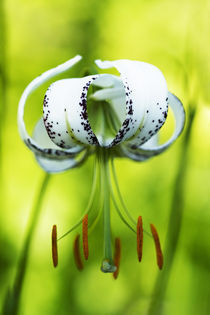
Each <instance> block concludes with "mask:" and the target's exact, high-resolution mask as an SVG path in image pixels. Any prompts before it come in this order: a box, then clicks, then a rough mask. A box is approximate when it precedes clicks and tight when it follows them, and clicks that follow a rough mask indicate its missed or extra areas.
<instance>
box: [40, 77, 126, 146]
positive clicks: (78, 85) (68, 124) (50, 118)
mask: <svg viewBox="0 0 210 315" xmlns="http://www.w3.org/2000/svg"><path fill="white" fill-rule="evenodd" d="M103 79H104V81H103ZM92 84H93V85H95V86H100V87H104V86H106V87H107V85H109V86H110V85H112V86H113V89H114V90H115V89H118V88H121V92H122V93H123V94H124V90H123V88H122V82H121V80H119V78H117V77H114V76H112V75H107V74H101V75H92V76H88V77H84V78H79V79H65V80H60V81H56V82H54V83H53V84H52V85H51V86H50V87H49V89H48V90H47V92H46V95H45V104H44V122H45V126H46V128H47V131H48V135H49V136H50V138H51V139H52V141H53V142H54V143H55V144H57V145H58V146H63V147H66V148H68V146H71V145H72V138H73V142H76V141H77V143H80V144H87V145H102V146H104V145H105V146H107V143H104V142H103V135H102V137H100V135H98V138H97V136H96V135H95V133H94V132H93V130H92V128H91V126H90V122H89V119H88V111H87V92H88V89H89V87H90V85H92ZM106 90H107V88H105V89H104V90H101V92H100V91H99V92H100V93H99V96H100V97H99V98H100V100H102V99H104V97H105V99H107V97H108V95H107V93H106V92H105V93H104V91H106ZM108 90H109V91H110V88H109V89H108ZM96 93H97V92H96ZM122 93H120V94H119V95H116V98H112V99H111V100H110V103H111V105H112V104H113V108H114V110H115V107H116V106H117V107H118V108H117V109H116V112H117V115H118V118H120V119H121V115H122V114H123V111H124V112H125V104H124V105H123V98H122ZM108 94H109V95H110V92H109V93H108ZM94 95H95V94H93V97H94V98H95V99H98V97H97V95H96V97H95V96H94ZM119 99H120V101H121V104H120V105H119ZM124 116H125V115H124ZM124 116H123V119H124ZM68 133H69V134H70V135H71V139H68ZM112 140H113V139H111V140H110V139H109V140H108V144H109V143H111V142H112ZM61 141H62V142H61Z"/></svg>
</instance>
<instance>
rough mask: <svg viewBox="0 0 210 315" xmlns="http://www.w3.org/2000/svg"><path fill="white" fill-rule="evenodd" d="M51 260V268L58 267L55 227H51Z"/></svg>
mask: <svg viewBox="0 0 210 315" xmlns="http://www.w3.org/2000/svg"><path fill="white" fill-rule="evenodd" d="M52 260H53V266H54V267H56V266H57V265H58V247H57V227H56V225H53V228H52Z"/></svg>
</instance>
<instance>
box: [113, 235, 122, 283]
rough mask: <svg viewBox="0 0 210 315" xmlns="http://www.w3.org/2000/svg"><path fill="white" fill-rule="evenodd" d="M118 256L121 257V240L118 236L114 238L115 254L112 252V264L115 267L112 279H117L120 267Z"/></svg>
mask: <svg viewBox="0 0 210 315" xmlns="http://www.w3.org/2000/svg"><path fill="white" fill-rule="evenodd" d="M120 257H121V242H120V239H119V238H116V239H115V254H114V265H115V266H116V267H117V269H116V271H115V272H113V277H114V279H117V277H118V274H119V267H120Z"/></svg>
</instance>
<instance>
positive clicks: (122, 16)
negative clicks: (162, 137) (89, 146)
mask: <svg viewBox="0 0 210 315" xmlns="http://www.w3.org/2000/svg"><path fill="white" fill-rule="evenodd" d="M0 3H1V5H0V50H1V51H0V77H1V80H0V84H1V87H0V91H1V93H0V97H1V100H0V104H1V111H0V113H1V118H2V120H1V126H0V130H1V132H0V134H2V137H1V139H2V140H1V141H0V145H1V148H2V150H0V152H1V151H2V154H1V159H0V161H1V165H0V167H1V170H2V172H1V214H0V228H1V232H0V241H1V258H0V299H1V305H2V304H3V301H4V298H5V295H6V292H7V289H8V287H10V286H11V285H12V283H13V280H14V275H15V274H16V272H17V270H16V268H17V262H18V257H19V255H20V251H21V248H22V244H23V241H24V236H25V231H26V227H27V223H28V220H29V216H30V209H31V207H32V205H33V200H34V196H35V194H36V191H37V190H38V189H39V182H40V178H41V177H43V171H42V170H41V169H40V168H39V166H38V164H37V163H36V161H35V159H34V156H33V155H32V153H31V152H30V151H29V150H28V149H27V148H26V146H25V145H24V144H23V143H22V141H21V139H20V137H19V134H18V131H17V124H16V113H17V106H18V101H19V98H20V96H21V93H22V91H23V90H24V88H25V86H26V85H27V84H28V83H29V82H30V81H31V80H32V79H33V78H35V77H36V76H37V75H38V74H40V73H41V72H43V71H45V70H47V69H50V68H52V67H54V66H55V65H57V64H60V63H62V62H63V61H65V60H67V59H69V58H71V57H73V56H74V55H75V54H78V53H79V54H82V55H83V56H84V60H83V61H82V63H81V64H78V65H77V66H76V67H75V68H74V69H72V70H71V71H69V74H68V75H69V76H75V75H77V76H80V75H82V71H84V67H89V66H90V64H91V62H92V61H93V60H94V59H95V58H101V59H110V60H114V59H121V58H127V59H134V60H142V61H146V62H149V63H152V64H155V65H156V66H157V67H159V68H160V69H161V70H162V72H163V73H164V75H165V77H166V80H167V83H168V88H169V91H171V92H173V93H174V94H176V95H177V96H179V98H180V99H182V101H183V103H184V105H185V108H186V111H187V117H189V115H188V114H189V109H193V108H195V107H196V116H195V119H194V123H193V126H192V130H191V137H190V138H189V141H188V142H187V143H184V141H183V139H184V137H185V136H181V137H180V139H179V140H178V141H177V142H176V143H175V144H174V145H173V147H172V148H170V149H169V150H168V151H167V152H165V153H164V154H162V155H161V156H158V157H156V158H153V159H151V160H149V161H147V162H146V163H139V164H138V163H135V162H132V161H128V160H124V159H123V160H119V161H118V160H117V161H116V167H117V173H118V177H119V182H120V186H121V189H122V194H123V196H124V198H125V201H126V204H127V206H128V208H129V209H130V211H131V212H132V214H133V216H134V217H137V216H138V215H142V216H143V219H144V222H145V228H146V229H147V230H149V223H150V222H153V223H155V224H156V226H157V228H158V230H159V233H160V238H161V240H162V242H163V243H165V244H167V242H165V240H166V241H167V237H166V236H167V235H168V234H167V228H168V222H169V216H170V210H171V204H172V200H173V198H175V197H176V195H175V197H174V191H175V186H174V185H175V184H176V183H177V181H176V178H177V174H178V173H179V171H180V161H181V160H182V154H183V152H184V151H183V150H184V149H183V147H184V145H185V147H184V148H185V149H186V150H188V154H187V160H186V162H185V164H184V168H185V169H184V170H182V172H183V173H182V172H181V173H180V175H179V176H180V178H179V183H182V186H181V195H182V201H181V204H180V203H179V199H178V200H177V203H176V207H177V210H178V213H180V210H181V215H182V225H181V226H180V237H179V239H178V240H177V246H176V247H175V249H174V248H173V244H171V246H172V248H171V250H172V251H173V249H174V250H175V252H174V255H173V265H172V269H171V270H170V273H167V260H166V261H165V266H166V267H165V269H164V270H163V271H161V273H163V276H162V275H159V278H161V279H162V278H164V273H165V277H168V278H167V282H168V283H167V289H166V292H165V294H164V298H163V300H162V301H161V303H162V306H164V308H163V313H162V314H165V315H167V314H170V315H176V314H180V315H187V314H190V315H193V314H195V315H197V314H202V315H205V314H209V312H210V286H209V283H210V243H209V239H210V201H209V191H210V181H209V178H210V154H209V153H210V137H209V134H210V123H209V122H210V109H209V102H210V95H209V86H210V43H209V36H210V26H209V14H210V3H209V1H206V0H200V1H197V0H191V1H190V0H182V1H181V0H177V1H172V0H151V1H143V0H142V1H137V0H130V1H125V0H115V1H108V0H104V1H98V0H89V1H85V0H81V1H72V0H71V1H64V0H60V1H59V2H58V1H54V0H51V1H48V0H45V1H44V2H43V1H41V0H38V1H25V0H16V1H14V0H7V1H5V2H3V0H1V1H0ZM46 87H47V85H45V86H44V87H43V88H41V89H39V90H38V91H37V92H36V93H35V94H34V95H33V97H31V99H30V106H28V108H27V113H26V119H27V122H28V126H29V127H28V129H29V130H32V129H33V125H34V123H35V122H36V120H37V119H38V117H39V116H40V115H41V112H42V99H43V95H44V92H45V90H46ZM170 122H171V121H170V120H169V126H168V127H169V132H170V131H171V126H170ZM188 122H189V120H188V121H187V123H188ZM165 129H166V128H165ZM165 134H166V136H167V134H168V133H167V131H165ZM92 167H93V159H92V158H90V159H89V160H88V162H87V163H86V164H85V165H83V166H82V167H81V168H79V169H73V170H70V171H68V172H65V173H62V174H58V175H54V176H53V178H52V179H51V182H50V185H49V187H48V190H47V193H46V196H45V198H44V205H43V209H42V214H41V218H40V221H39V223H38V227H37V230H36V233H35V237H34V240H33V243H32V248H31V254H30V257H29V262H28V264H29V265H28V271H27V274H26V279H25V284H24V287H23V292H22V299H21V312H20V314H26V315H37V314H40V315H42V314H43V315H47V314H50V315H56V314H59V315H67V314H73V315H83V314H84V315H88V314H90V315H118V314H123V315H128V314H129V315H132V314H133V315H136V314H142V315H146V314H148V310H149V308H150V305H151V301H152V300H153V293H154V289H153V287H154V284H155V279H156V277H157V274H158V273H159V271H158V270H157V266H156V263H155V253H154V246H153V243H152V241H151V239H150V238H147V237H146V236H145V244H144V252H143V261H142V263H141V264H139V263H138V262H137V257H136V240H135V236H134V235H133V234H132V233H131V232H130V231H129V230H128V229H127V228H126V227H125V226H124V225H122V223H121V222H120V221H119V218H118V217H117V216H116V214H115V213H113V215H112V228H113V234H114V235H115V236H120V237H121V239H122V261H121V267H120V274H119V278H118V279H117V281H114V280H113V279H112V277H111V276H110V275H109V274H108V275H107V274H103V273H101V271H100V270H99V267H100V263H101V253H102V250H103V243H102V231H101V228H100V225H99V226H98V227H97V228H96V230H94V232H93V233H92V234H91V235H90V259H89V261H88V263H86V264H85V269H84V271H83V272H81V273H80V272H78V271H77V269H76V267H75V265H74V261H73V257H72V242H73V236H74V235H75V234H74V235H70V236H68V237H66V238H65V239H64V240H63V241H61V242H60V243H59V267H58V268H57V269H53V267H52V262H51V248H50V245H51V244H50V234H51V227H52V225H53V224H55V223H56V224H57V225H58V232H59V234H62V233H63V232H65V231H66V230H67V229H68V228H69V227H70V226H72V225H73V224H74V223H75V222H76V220H77V219H78V218H79V217H80V215H81V213H82V212H83V211H84V209H85V207H86V205H87V201H88V197H89V193H90V185H91V178H92ZM182 174H183V178H182ZM182 180H183V182H182ZM179 207H181V209H179ZM174 211H176V209H174ZM173 220H174V222H172V225H170V226H169V228H173V226H176V225H177V223H179V222H178V221H177V220H178V219H177V216H176V212H175V214H174V215H173ZM173 223H174V224H173ZM178 230H179V229H178ZM178 230H177V231H178ZM173 233H176V230H174V231H173ZM166 257H167V256H166ZM164 281H165V280H164ZM160 286H161V281H160ZM156 298H158V295H157V297H156ZM154 314H161V313H160V310H159V309H156V310H155V313H154Z"/></svg>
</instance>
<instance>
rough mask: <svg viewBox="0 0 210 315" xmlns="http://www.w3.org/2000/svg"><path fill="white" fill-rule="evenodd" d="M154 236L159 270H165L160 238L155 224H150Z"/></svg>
mask: <svg viewBox="0 0 210 315" xmlns="http://www.w3.org/2000/svg"><path fill="white" fill-rule="evenodd" d="M150 228H151V232H152V236H153V239H154V242H155V249H156V255H157V265H158V267H159V269H162V268H163V253H162V250H161V246H160V239H159V236H158V232H157V230H156V228H155V226H154V225H153V224H150Z"/></svg>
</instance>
